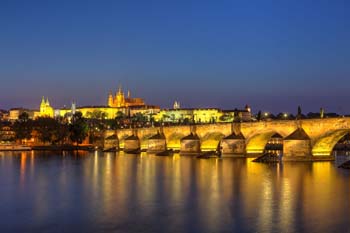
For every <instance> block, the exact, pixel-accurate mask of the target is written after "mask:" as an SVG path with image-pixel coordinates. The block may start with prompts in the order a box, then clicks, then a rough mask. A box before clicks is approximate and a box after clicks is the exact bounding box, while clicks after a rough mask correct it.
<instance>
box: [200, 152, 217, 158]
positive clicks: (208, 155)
mask: <svg viewBox="0 0 350 233" xmlns="http://www.w3.org/2000/svg"><path fill="white" fill-rule="evenodd" d="M220 157H221V153H220V152H218V151H205V152H202V153H200V154H199V155H198V156H197V158H198V159H209V158H220Z"/></svg>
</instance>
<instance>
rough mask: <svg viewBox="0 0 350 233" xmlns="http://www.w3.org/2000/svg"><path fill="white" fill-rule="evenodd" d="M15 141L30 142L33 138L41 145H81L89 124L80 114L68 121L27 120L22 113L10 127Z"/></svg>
mask: <svg viewBox="0 0 350 233" xmlns="http://www.w3.org/2000/svg"><path fill="white" fill-rule="evenodd" d="M12 130H13V131H14V132H15V139H16V140H20V141H23V140H30V139H31V138H33V137H35V138H37V139H39V140H40V141H41V142H43V143H49V144H54V145H62V144H65V143H68V142H69V143H75V144H77V145H79V144H81V143H82V142H83V141H84V140H85V138H86V137H87V136H88V134H89V122H88V121H87V119H85V118H83V116H82V114H81V113H80V112H77V113H75V114H74V115H73V116H72V118H71V119H70V120H69V119H67V118H63V117H57V118H50V117H38V118H36V119H35V120H32V119H30V118H29V116H28V114H27V113H26V112H24V113H22V114H21V115H20V116H19V117H18V120H16V121H15V122H14V124H13V126H12Z"/></svg>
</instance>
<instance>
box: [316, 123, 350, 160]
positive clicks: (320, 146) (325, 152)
mask: <svg viewBox="0 0 350 233" xmlns="http://www.w3.org/2000/svg"><path fill="white" fill-rule="evenodd" d="M348 133H350V129H337V130H333V131H331V132H327V133H325V134H324V135H322V136H321V137H320V138H318V139H317V141H316V142H315V144H314V146H313V147H312V155H314V156H330V155H331V153H332V150H333V148H334V146H335V144H337V142H338V141H339V140H340V139H341V138H343V137H344V136H345V135H346V134H348Z"/></svg>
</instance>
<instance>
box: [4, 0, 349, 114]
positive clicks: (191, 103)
mask: <svg viewBox="0 0 350 233" xmlns="http://www.w3.org/2000/svg"><path fill="white" fill-rule="evenodd" d="M349 9H350V1H348V0H339V1H337V0H328V1H322V0H318V1H308V0H290V1H287V0H286V1H284V0H283V1H279V0H274V1H268V0H256V1H253V0H250V1H243V0H242V1H234V0H231V1H203V0H202V1H189V0H186V1H180V0H179V1H165V0H160V1H152V0H147V1H141V0H140V1H132V0H124V1H123V0H117V1H112V0H111V1H88V0H84V1H73V0H71V1H62V0H60V1H39V0H38V1H26V0H23V1H16V0H1V1H0V30H1V31H0V79H1V83H0V108H3V109H9V108H12V107H28V108H39V103H40V100H41V97H42V96H48V97H49V99H50V102H51V104H52V105H53V106H54V107H55V108H59V107H62V106H63V105H70V102H71V101H72V100H76V101H77V103H78V105H104V104H106V99H107V94H108V92H109V91H112V90H113V91H115V90H116V89H117V87H118V84H122V85H123V87H125V90H126V89H130V91H131V94H132V95H134V96H136V97H142V98H144V99H145V100H146V102H147V103H148V104H156V105H160V106H161V107H171V106H172V104H173V102H174V100H179V101H180V102H181V104H182V107H220V108H225V109H232V108H235V107H238V108H242V107H243V106H244V105H245V104H246V103H248V104H250V105H251V106H252V110H253V112H256V111H258V110H259V109H261V110H263V111H272V112H282V111H289V112H293V113H294V112H296V109H297V106H298V105H301V106H302V109H303V111H304V112H305V113H307V112H309V111H315V112H317V111H319V108H320V107H321V106H322V107H325V109H326V111H336V112H339V113H341V114H345V113H350V88H349V87H350V64H349V62H350V30H349V29H350V13H349Z"/></svg>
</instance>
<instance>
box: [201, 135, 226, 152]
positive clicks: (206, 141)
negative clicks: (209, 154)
mask: <svg viewBox="0 0 350 233" xmlns="http://www.w3.org/2000/svg"><path fill="white" fill-rule="evenodd" d="M224 137H225V135H224V134H223V133H221V132H212V133H207V134H205V135H204V136H203V137H202V138H201V150H203V151H206V150H216V149H217V147H218V145H219V143H220V141H221V139H223V138H224Z"/></svg>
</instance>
